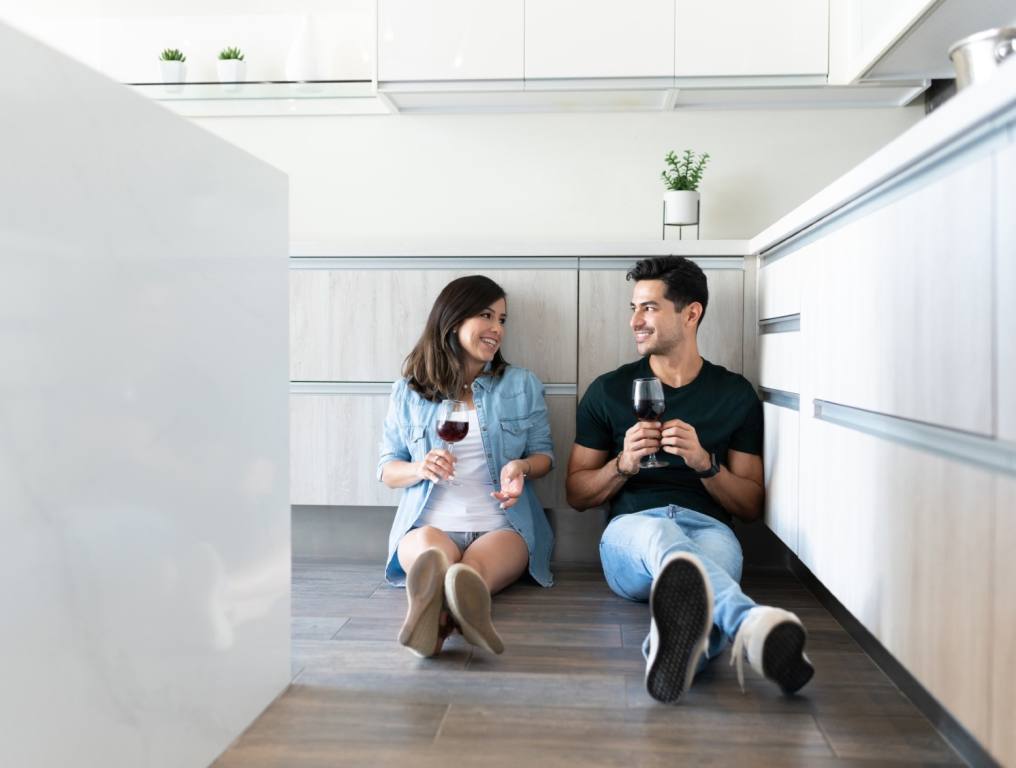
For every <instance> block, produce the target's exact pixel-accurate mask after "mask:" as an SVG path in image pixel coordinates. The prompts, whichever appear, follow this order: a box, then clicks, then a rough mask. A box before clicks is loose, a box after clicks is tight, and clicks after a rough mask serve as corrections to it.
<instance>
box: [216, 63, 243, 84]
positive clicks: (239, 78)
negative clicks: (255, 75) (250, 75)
mask: <svg viewBox="0 0 1016 768" xmlns="http://www.w3.org/2000/svg"><path fill="white" fill-rule="evenodd" d="M215 66H216V68H217V69H218V72H219V82H220V83H223V90H226V91H235V90H238V89H239V88H240V86H239V85H238V83H242V82H243V81H244V80H246V79H247V62H245V61H243V60H241V59H217V60H216V62H215Z"/></svg>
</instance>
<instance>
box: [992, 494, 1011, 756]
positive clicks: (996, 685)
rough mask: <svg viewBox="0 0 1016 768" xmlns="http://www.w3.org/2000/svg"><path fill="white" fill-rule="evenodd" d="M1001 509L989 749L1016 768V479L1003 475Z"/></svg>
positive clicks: (997, 512) (997, 514)
mask: <svg viewBox="0 0 1016 768" xmlns="http://www.w3.org/2000/svg"><path fill="white" fill-rule="evenodd" d="M995 482H996V484H997V499H998V506H997V508H996V510H995V535H994V540H995V551H994V553H993V555H994V563H995V578H994V589H993V592H994V595H993V607H994V621H993V623H992V627H993V628H994V632H993V641H994V649H993V650H994V652H993V654H992V661H991V669H992V672H993V681H992V686H991V693H992V702H993V703H992V707H991V710H992V713H993V718H992V723H991V740H990V741H989V742H988V748H989V749H990V750H991V753H992V754H993V755H994V756H995V758H996V759H997V760H998V762H999V763H1000V764H1001V765H1016V728H1013V712H1016V686H1014V685H1012V681H1013V680H1016V601H1014V600H1013V598H1012V585H1013V584H1016V558H1014V557H1013V552H1014V551H1016V478H1014V477H1012V476H1005V475H999V476H998V477H997V478H996V479H995Z"/></svg>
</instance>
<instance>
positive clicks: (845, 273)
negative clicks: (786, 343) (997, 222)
mask: <svg viewBox="0 0 1016 768" xmlns="http://www.w3.org/2000/svg"><path fill="white" fill-rule="evenodd" d="M992 171H993V166H992V157H991V156H990V155H988V156H983V157H981V158H980V159H977V160H971V161H970V162H969V163H967V164H964V165H962V166H960V167H959V168H958V169H957V170H952V171H951V172H948V173H944V174H943V175H940V176H938V177H937V178H934V180H929V181H928V182H926V183H925V184H924V185H923V186H920V187H919V188H918V189H916V190H914V191H910V192H909V193H907V194H904V195H903V196H902V197H899V198H897V199H895V200H892V198H890V200H891V202H888V203H887V204H884V205H883V206H882V207H878V208H875V209H872V210H866V211H864V212H863V215H859V216H858V217H857V218H855V219H853V220H852V221H849V222H848V223H846V224H844V225H843V226H841V227H840V228H839V229H835V230H833V231H832V232H830V233H829V234H827V235H825V236H824V237H822V238H821V239H819V240H818V241H816V248H815V255H814V259H815V262H816V263H815V265H814V268H813V269H811V270H810V271H809V273H808V274H809V275H810V279H809V282H807V283H804V284H802V293H804V294H807V301H808V303H809V307H810V309H809V311H808V313H807V314H804V313H802V319H803V321H804V322H805V323H806V324H807V327H808V332H809V338H810V339H811V340H812V341H814V343H813V344H812V343H810V342H809V344H808V345H807V349H806V354H805V358H804V359H805V360H807V361H808V364H809V365H812V366H813V369H814V372H815V397H818V398H821V399H823V400H828V401H831V402H834V403H839V404H841V405H849V406H854V407H857V408H863V409H866V410H869V411H875V412H880V413H885V414H891V415H894V416H900V417H903V418H907V419H913V420H916V421H921V422H925V423H929V424H939V425H942V426H946V427H952V428H955V429H960V430H965V431H968V432H976V433H980V434H984V435H990V434H992V433H993V431H994V414H993V408H992V390H993V373H992V371H993V360H992V344H991V342H990V340H991V338H992V335H993V333H994V328H995V326H994V320H993V316H992V302H991V301H989V300H988V297H990V296H991V294H992V291H993V290H994V281H993V276H992V221H993V214H992Z"/></svg>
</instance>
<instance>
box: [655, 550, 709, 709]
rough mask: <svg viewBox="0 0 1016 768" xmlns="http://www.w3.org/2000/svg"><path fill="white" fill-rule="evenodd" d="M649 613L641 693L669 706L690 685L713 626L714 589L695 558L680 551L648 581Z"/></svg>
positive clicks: (707, 644)
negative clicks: (646, 655)
mask: <svg viewBox="0 0 1016 768" xmlns="http://www.w3.org/2000/svg"><path fill="white" fill-rule="evenodd" d="M649 613H650V616H651V617H652V622H651V623H650V625H649V658H648V659H646V690H647V691H649V695H650V696H652V697H653V698H654V699H656V700H657V701H662V702H664V703H666V704H673V703H676V702H677V700H678V699H679V698H681V694H683V693H684V692H685V691H686V690H688V688H690V687H691V681H692V678H693V677H695V671H696V670H697V669H698V664H699V659H701V658H702V655H703V654H705V652H706V650H707V649H708V648H709V632H710V630H711V629H712V628H713V590H712V587H710V585H709V578H708V577H707V576H706V570H705V568H703V567H702V563H701V562H700V561H699V559H698V558H697V557H695V555H692V554H689V553H687V552H679V553H678V554H676V555H672V556H671V557H669V558H668V559H667V561H666V562H665V563H664V564H663V568H661V569H660V573H659V575H658V576H657V577H656V579H655V580H654V581H653V589H652V592H651V593H650V595H649Z"/></svg>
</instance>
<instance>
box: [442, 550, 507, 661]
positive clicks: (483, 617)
mask: <svg viewBox="0 0 1016 768" xmlns="http://www.w3.org/2000/svg"><path fill="white" fill-rule="evenodd" d="M445 598H446V599H447V601H448V610H449V612H450V613H451V614H452V618H454V619H455V622H456V623H457V624H458V625H459V630H460V631H461V632H462V636H463V637H464V638H465V639H466V642H468V643H470V644H472V645H475V646H478V647H480V648H483V649H484V650H487V651H490V652H491V653H495V654H500V653H503V652H504V643H503V642H502V641H501V637H500V635H498V633H497V630H496V629H494V623H493V621H492V620H491V617H490V590H488V589H487V584H486V582H484V580H483V579H482V578H480V575H479V574H478V573H476V572H475V571H473V570H469V569H467V568H459V567H456V566H452V568H450V569H449V571H448V575H447V577H446V583H445Z"/></svg>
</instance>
